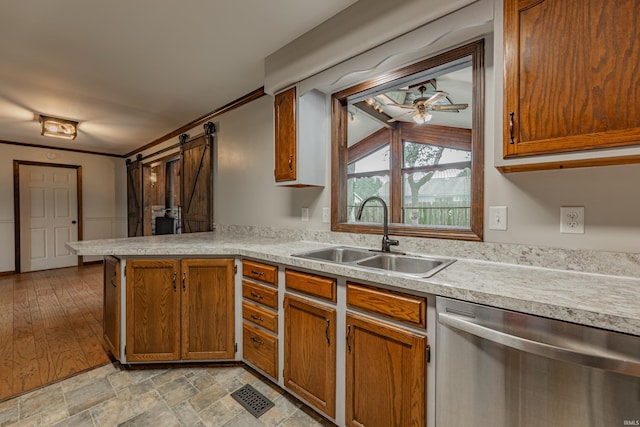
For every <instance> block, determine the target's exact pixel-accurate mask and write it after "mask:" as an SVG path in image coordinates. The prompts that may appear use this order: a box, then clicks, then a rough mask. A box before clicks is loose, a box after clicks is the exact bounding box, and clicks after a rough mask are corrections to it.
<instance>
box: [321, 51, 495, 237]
mask: <svg viewBox="0 0 640 427" xmlns="http://www.w3.org/2000/svg"><path fill="white" fill-rule="evenodd" d="M468 56H471V58H472V75H473V88H472V91H473V101H472V108H473V110H472V129H471V131H470V132H471V153H472V155H471V189H470V191H471V223H470V227H469V228H468V229H458V228H446V227H430V226H426V225H420V226H416V225H411V224H402V223H399V222H398V219H399V218H400V221H401V215H402V212H401V206H402V173H403V169H404V168H403V166H404V159H403V153H402V148H403V145H404V144H403V139H404V140H407V141H411V138H409V137H405V138H403V137H402V131H393V132H390V131H389V129H382V130H381V132H390V133H391V135H390V138H389V144H390V149H391V151H392V154H391V165H390V179H391V180H392V182H393V183H395V184H394V185H396V186H397V187H399V188H400V191H398V190H397V189H395V188H394V189H391V191H390V195H389V196H390V206H389V208H390V211H391V212H392V214H391V215H390V219H389V234H392V235H396V236H412V237H429V238H444V239H455V240H470V241H482V240H483V223H484V215H483V214H484V40H478V41H475V42H472V43H469V44H467V45H464V46H461V47H458V48H455V49H452V50H450V51H448V52H445V53H443V54H440V55H437V56H434V57H432V58H428V59H426V60H423V61H420V62H417V63H415V64H412V65H409V66H407V67H404V68H401V69H398V70H395V71H392V72H388V73H385V74H383V75H381V76H379V77H377V78H374V79H371V80H367V81H365V82H362V83H360V84H358V85H355V86H353V87H350V88H347V89H344V90H342V91H339V92H336V93H334V94H333V95H332V96H331V230H332V231H337V232H350V233H367V234H381V233H382V224H371V223H349V222H347V164H348V163H349V150H348V147H347V128H348V103H347V100H348V98H349V97H353V96H354V95H356V94H360V93H362V92H366V91H370V90H372V89H375V88H377V87H379V86H381V85H388V84H390V83H393V82H394V81H395V80H398V79H402V78H406V77H408V76H411V75H413V74H417V73H421V72H424V71H426V70H428V69H431V68H435V67H438V66H442V65H444V64H446V63H448V62H451V61H456V60H459V59H462V58H465V57H468ZM427 126H429V125H427ZM430 126H433V125H430ZM411 129H414V130H416V132H419V131H420V130H421V129H424V128H417V127H411ZM414 142H420V141H414ZM434 142H435V141H434ZM448 146H451V147H452V148H455V146H454V145H448ZM362 155H364V153H362Z"/></svg>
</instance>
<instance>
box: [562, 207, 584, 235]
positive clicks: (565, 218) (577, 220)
mask: <svg viewBox="0 0 640 427" xmlns="http://www.w3.org/2000/svg"><path fill="white" fill-rule="evenodd" d="M560 232H561V233H574V234H584V206H562V207H560Z"/></svg>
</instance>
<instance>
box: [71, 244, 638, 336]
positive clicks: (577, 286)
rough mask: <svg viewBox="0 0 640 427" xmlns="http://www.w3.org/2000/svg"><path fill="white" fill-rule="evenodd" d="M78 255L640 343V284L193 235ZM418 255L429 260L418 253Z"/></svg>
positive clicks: (88, 247) (82, 250) (86, 248)
mask: <svg viewBox="0 0 640 427" xmlns="http://www.w3.org/2000/svg"><path fill="white" fill-rule="evenodd" d="M67 246H68V247H70V248H71V249H73V250H74V251H75V252H76V253H77V254H78V255H102V256H105V255H114V256H118V257H132V258H135V257H141V256H154V257H158V256H162V257H171V256H189V257H197V256H234V257H236V256H240V257H245V258H252V259H257V260H262V261H265V262H270V263H276V264H282V265H286V266H290V267H297V268H302V269H308V270H314V271H317V272H318V273H327V274H333V275H337V276H343V277H348V278H350V279H353V280H361V281H367V282H370V283H374V284H378V285H381V286H383V287H386V288H390V289H396V290H410V291H413V292H418V293H425V294H433V295H439V296H445V297H450V298H457V299H461V300H465V301H470V302H476V303H479V304H485V305H490V306H494V307H499V308H504V309H507V310H514V311H519V312H523V313H528V314H534V315H539V316H544V317H549V318H554V319H559V320H564V321H569V322H574V323H579V324H583V325H588V326H594V327H598V328H603V329H608V330H613V331H618V332H624V333H629V334H633V335H638V336H640V306H639V305H638V301H640V279H638V278H632V277H625V276H613V275H604V274H592V273H580V272H571V271H565V270H557V269H547V268H540V267H529V266H521V265H516V264H507V263H497V262H489V261H480V260H473V259H464V258H459V259H458V260H457V261H456V262H454V263H453V264H451V265H450V266H448V267H447V268H445V269H444V270H441V271H440V272H438V273H436V274H435V275H434V276H432V277H430V278H414V277H409V276H403V275H399V274H394V273H385V272H382V271H380V272H378V271H375V270H370V269H364V268H360V267H354V266H352V265H340V264H334V263H330V262H323V261H315V260H310V259H305V258H298V257H294V256H292V254H297V253H301V252H306V251H310V250H314V249H319V248H322V247H329V246H331V245H330V244H328V243H318V242H307V241H299V240H287V239H284V240H283V238H269V237H259V236H251V235H246V234H235V233H220V232H210V233H194V234H178V235H163V236H149V237H133V238H121V239H104V240H92V241H81V242H73V243H68V244H67ZM416 254H417V255H432V256H438V255H439V254H424V253H416Z"/></svg>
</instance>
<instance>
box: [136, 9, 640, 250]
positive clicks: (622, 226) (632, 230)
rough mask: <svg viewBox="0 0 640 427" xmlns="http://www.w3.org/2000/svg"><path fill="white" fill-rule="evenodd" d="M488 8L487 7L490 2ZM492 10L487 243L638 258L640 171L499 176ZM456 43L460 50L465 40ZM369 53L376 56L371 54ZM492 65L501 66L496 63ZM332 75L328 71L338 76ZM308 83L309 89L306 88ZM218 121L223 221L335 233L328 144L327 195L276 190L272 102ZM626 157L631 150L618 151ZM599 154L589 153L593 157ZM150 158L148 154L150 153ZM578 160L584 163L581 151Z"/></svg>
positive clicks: (498, 85) (218, 215)
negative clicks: (568, 217)
mask: <svg viewBox="0 0 640 427" xmlns="http://www.w3.org/2000/svg"><path fill="white" fill-rule="evenodd" d="M484 4H486V2H483V5H484ZM494 5H495V11H496V14H495V28H496V29H495V31H494V33H495V40H494V39H493V36H488V37H487V39H486V46H485V51H486V63H485V66H486V74H485V79H486V80H485V85H486V87H485V141H484V142H485V188H484V195H485V225H484V233H485V234H484V236H485V241H486V242H496V243H515V244H524V245H531V246H546V247H559V248H576V249H592V250H601V251H621V252H632V253H638V252H640V244H638V242H640V197H638V196H640V189H639V187H638V184H639V183H640V165H626V166H607V167H596V168H584V169H567V170H557V171H539V172H526V173H515V174H507V175H503V174H501V173H500V172H498V171H497V169H496V168H495V166H496V165H500V164H504V161H503V160H502V155H501V154H502V130H501V126H502V120H500V116H501V114H502V87H503V84H502V82H503V81H502V74H501V73H502V66H501V65H500V64H501V63H502V47H501V46H502V36H501V32H502V30H501V25H502V17H501V13H502V0H495V3H494ZM469 10H471V9H469ZM469 10H467V11H465V13H467V12H469ZM467 15H468V13H467ZM467 15H465V14H464V13H460V14H455V16H454V15H450V16H448V17H446V19H449V20H453V21H455V19H454V18H456V19H458V18H459V19H458V20H460V19H462V20H464V19H471V20H477V17H472V18H469V17H467ZM482 19H485V18H484V17H483V18H482ZM447 22H449V21H447ZM456 22H457V21H456ZM429 25H430V26H432V27H431V28H438V27H437V25H438V23H437V21H436V22H434V23H432V24H429ZM457 25H459V26H460V28H465V27H464V22H458V23H457ZM483 28H484V27H483V26H477V27H476V29H475V30H474V31H479V29H483ZM416 34H418V33H416ZM460 34H464V33H458V37H459V36H460ZM433 37H435V38H436V39H438V40H445V39H446V37H445V38H440V37H439V36H438V34H435V35H433ZM407 39H408V40H411V33H409V34H408V35H407ZM395 42H397V40H396V41H395ZM390 43H391V42H390ZM415 43H418V44H419V43H421V42H415ZM456 43H460V40H457V41H456ZM420 46H421V45H420ZM434 46H435V45H434ZM416 52H418V51H416ZM371 53H372V52H371V51H370V52H368V53H366V54H365V55H369V54H371ZM415 54H416V55H417V54H418V53H415ZM494 56H495V59H494ZM494 64H498V65H496V66H494ZM337 68H340V66H338V67H337ZM328 72H329V74H331V70H328ZM335 73H338V74H340V73H344V70H343V69H342V68H340V70H339V72H338V71H335V70H334V74H335ZM323 79H324V80H327V81H329V80H332V79H331V78H329V77H326V76H323V75H322V73H321V74H318V75H315V76H312V77H311V78H310V79H309V80H308V81H307V82H316V83H317V82H322V81H324V80H323ZM307 82H303V83H304V84H307ZM216 124H217V126H218V130H219V133H218V135H217V147H218V157H217V159H218V160H217V174H216V183H217V184H216V192H215V196H214V199H215V221H216V222H217V223H219V224H225V225H258V226H267V227H268V226H273V227H287V228H297V229H300V228H311V229H318V230H329V225H328V224H324V223H322V222H321V215H322V207H329V206H330V203H331V195H330V192H331V190H330V151H329V147H327V159H329V160H328V161H327V178H326V183H327V185H326V186H325V187H324V188H307V189H291V188H283V187H277V186H276V185H275V183H274V178H273V168H274V153H273V99H272V97H270V96H265V97H262V98H260V99H259V100H257V101H254V102H252V103H250V104H247V105H245V106H243V107H241V108H239V109H237V110H234V111H232V112H230V113H227V114H225V115H223V116H221V117H219V118H218V119H216ZM190 133H191V134H192V135H196V134H198V133H202V128H197V129H194V130H193V131H192V132H190ZM175 142H177V138H175V139H174V140H172V141H168V142H167V143H166V144H165V145H169V144H173V143H175ZM159 148H161V147H156V148H154V150H157V149H159ZM154 150H149V152H152V151H154ZM622 151H624V150H619V151H618V152H622ZM627 151H628V150H627ZM600 153H601V152H595V153H594V152H593V151H592V152H591V153H589V154H588V155H590V156H593V155H598V154H600ZM143 154H145V155H146V154H148V152H147V153H143ZM164 155H166V153H165V154H164ZM609 155H611V154H609ZM576 156H578V157H579V156H581V154H578V155H576ZM546 157H547V158H545V159H544V160H545V161H549V159H548V157H549V156H546ZM564 157H566V156H564ZM564 157H563V159H564ZM529 161H530V160H529ZM489 206H507V207H508V229H507V230H506V231H495V230H489V229H488V225H487V224H488V208H489ZM561 206H584V207H585V222H586V224H585V234H582V235H578V234H561V233H560V231H559V230H560V207H561ZM302 207H309V209H310V221H309V222H302V221H301V220H300V209H301V208H302Z"/></svg>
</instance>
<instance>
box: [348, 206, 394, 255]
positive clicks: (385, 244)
mask: <svg viewBox="0 0 640 427" xmlns="http://www.w3.org/2000/svg"><path fill="white" fill-rule="evenodd" d="M371 200H377V201H378V202H380V204H381V205H382V212H383V217H382V233H383V236H382V252H391V246H398V245H399V244H400V242H398V241H397V240H393V239H390V238H389V208H388V207H387V203H386V202H385V201H384V200H383V199H382V198H381V197H378V196H370V197H367V198H366V199H364V201H363V202H362V203H361V204H360V207H359V208H358V212H357V213H356V219H357V220H358V221H360V219H361V218H362V210H363V209H364V205H366V204H367V203H368V202H369V201H371Z"/></svg>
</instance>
